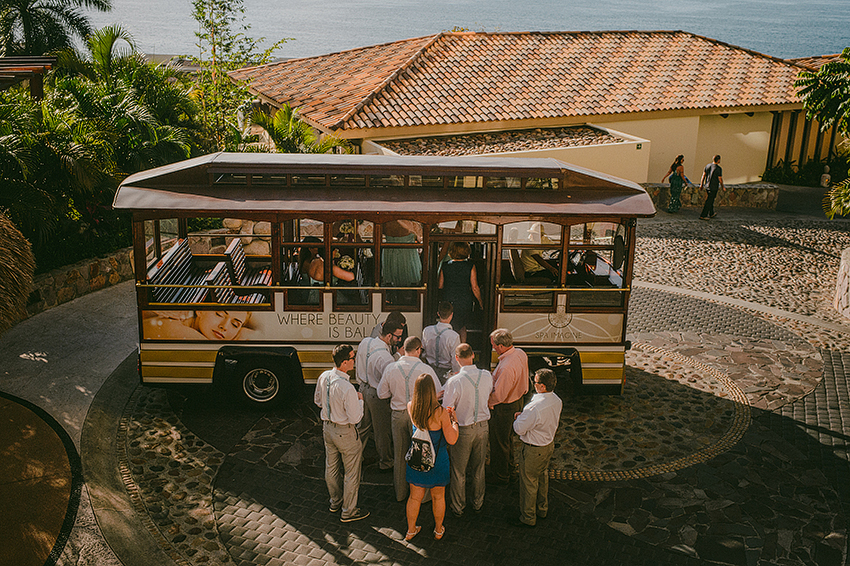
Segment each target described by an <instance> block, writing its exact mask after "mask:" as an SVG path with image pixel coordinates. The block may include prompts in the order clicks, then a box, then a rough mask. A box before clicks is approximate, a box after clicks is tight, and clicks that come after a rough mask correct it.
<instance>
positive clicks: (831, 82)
mask: <svg viewBox="0 0 850 566" xmlns="http://www.w3.org/2000/svg"><path fill="white" fill-rule="evenodd" d="M794 86H795V87H797V88H799V89H800V90H799V91H797V95H798V96H799V97H801V98H802V99H803V108H805V110H806V115H807V117H808V118H809V119H810V120H812V119H817V120H818V121H819V122H820V124H821V129H822V130H826V129H828V128H829V127H831V126H833V125H834V126H835V127H836V128H838V131H839V132H841V134H842V135H843V136H844V137H845V138H850V47H845V48H844V51H842V52H841V57H840V58H839V59H838V60H837V61H831V62H829V63H826V64H824V65H823V66H822V67H821V68H820V69H818V71H817V72H816V73H812V72H809V71H802V72H801V73H800V75H799V76H798V77H797V80H796V82H795V83H794ZM830 170H831V172H832V180H833V182H836V183H837V184H836V185H835V186H834V187H833V188H832V190H831V191H830V192H829V194H827V196H826V197H825V198H824V210H825V211H826V214H827V216H829V217H830V218H833V217H834V216H835V215H846V214H847V213H848V211H850V189H848V184H847V181H843V182H842V180H841V179H843V175H844V174H845V173H847V174H850V171H848V170H847V159H846V158H845V162H844V165H843V167H840V168H833V167H830ZM836 174H840V175H841V176H837V175H836Z"/></svg>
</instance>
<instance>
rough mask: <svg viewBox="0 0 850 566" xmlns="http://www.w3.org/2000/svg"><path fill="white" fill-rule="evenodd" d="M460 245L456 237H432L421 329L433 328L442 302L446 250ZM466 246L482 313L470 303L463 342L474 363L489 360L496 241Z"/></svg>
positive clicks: (472, 242) (473, 241)
mask: <svg viewBox="0 0 850 566" xmlns="http://www.w3.org/2000/svg"><path fill="white" fill-rule="evenodd" d="M454 241H460V240H458V239H457V237H453V238H452V239H447V238H444V237H438V238H435V237H434V236H432V237H431V241H430V248H429V251H428V254H429V256H428V259H429V262H428V265H430V266H432V268H431V269H429V271H428V278H427V292H426V295H425V312H424V313H423V314H424V321H425V322H424V325H425V326H427V325H429V324H433V323H434V321H435V320H436V312H437V305H438V303H439V302H440V301H441V300H443V296H444V295H443V291H442V290H441V289H440V288H439V282H440V270H441V269H442V266H443V264H444V263H446V262H448V261H449V260H450V257H449V254H448V250H449V247H450V246H451V244H452V242H454ZM463 241H465V242H467V243H468V244H469V248H470V257H469V259H468V260H467V261H470V262H471V263H472V264H473V265H474V266H475V272H476V277H477V279H478V288H479V290H480V293H481V302H482V304H483V309H482V308H481V306H479V305H478V304H475V301H473V311H472V316H470V319H469V323H468V324H467V327H466V331H467V336H466V341H467V342H468V343H469V344H470V346H472V348H473V350H475V353H476V354H477V356H478V357H477V358H476V359H477V360H489V359H490V339H489V336H490V332H491V331H492V330H493V323H494V320H495V316H494V312H495V288H494V287H495V284H496V282H497V281H498V277H497V275H496V271H495V270H496V267H497V266H498V262H497V261H496V240H495V237H494V238H489V237H486V238H482V237H481V236H477V237H474V239H472V238H470V239H464V240H463Z"/></svg>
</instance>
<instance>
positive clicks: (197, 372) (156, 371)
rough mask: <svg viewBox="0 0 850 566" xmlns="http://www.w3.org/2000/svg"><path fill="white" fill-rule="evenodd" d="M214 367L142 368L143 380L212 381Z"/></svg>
mask: <svg viewBox="0 0 850 566" xmlns="http://www.w3.org/2000/svg"><path fill="white" fill-rule="evenodd" d="M212 376H213V368H212V367H205V368H201V367H191V366H178V367H175V366H150V365H148V366H142V380H143V381H146V380H148V379H149V378H157V377H170V378H183V379H212Z"/></svg>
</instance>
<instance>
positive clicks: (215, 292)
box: [204, 261, 266, 304]
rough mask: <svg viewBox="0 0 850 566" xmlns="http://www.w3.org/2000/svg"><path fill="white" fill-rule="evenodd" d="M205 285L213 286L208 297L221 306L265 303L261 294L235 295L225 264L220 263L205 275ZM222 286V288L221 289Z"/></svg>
mask: <svg viewBox="0 0 850 566" xmlns="http://www.w3.org/2000/svg"><path fill="white" fill-rule="evenodd" d="M204 284H205V285H214V286H215V287H213V288H211V289H210V295H211V297H212V301H213V302H214V303H222V304H239V303H250V304H258V303H263V302H266V298H265V297H264V296H263V294H262V293H250V294H247V295H237V294H236V293H235V292H234V291H233V289H232V285H233V282H232V281H231V279H230V270H229V269H227V266H226V263H225V262H223V261H220V262H218V263H217V264H216V266H215V267H214V268H212V270H211V271H210V273H209V275H207V277H206V280H205V281H204ZM222 286H223V287H222Z"/></svg>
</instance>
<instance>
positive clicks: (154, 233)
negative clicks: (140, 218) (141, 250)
mask: <svg viewBox="0 0 850 566" xmlns="http://www.w3.org/2000/svg"><path fill="white" fill-rule="evenodd" d="M144 230H145V265H146V266H148V267H150V265H151V263H152V262H153V260H154V259H156V258H158V257H159V220H145V222H144Z"/></svg>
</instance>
